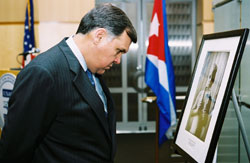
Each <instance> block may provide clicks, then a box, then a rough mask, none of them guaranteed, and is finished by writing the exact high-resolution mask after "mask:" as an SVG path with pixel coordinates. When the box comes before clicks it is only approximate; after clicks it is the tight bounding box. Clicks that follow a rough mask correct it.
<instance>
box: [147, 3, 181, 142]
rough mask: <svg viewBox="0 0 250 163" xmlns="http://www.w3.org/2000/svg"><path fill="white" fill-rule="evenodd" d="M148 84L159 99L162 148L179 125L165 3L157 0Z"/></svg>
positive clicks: (153, 21) (150, 47)
mask: <svg viewBox="0 0 250 163" xmlns="http://www.w3.org/2000/svg"><path fill="white" fill-rule="evenodd" d="M145 82H146V83H147V85H148V86H149V87H150V88H151V89H152V90H153V92H154V93H155V95H156V96H157V105H158V108H159V124H158V125H159V145H161V144H163V143H164V142H165V141H166V140H167V139H169V138H172V129H173V126H175V125H176V110H175V79H174V69H173V64H172V60H171V54H170V50H169V47H168V32H167V15H166V4H165V0H155V2H154V8H153V14H152V19H151V24H150V31H149V45H148V49H147V58H146V70H145Z"/></svg>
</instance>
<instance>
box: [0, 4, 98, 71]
mask: <svg viewBox="0 0 250 163" xmlns="http://www.w3.org/2000/svg"><path fill="white" fill-rule="evenodd" d="M26 2H27V1H26V0H0V49H1V50H0V69H9V68H17V67H20V64H19V63H18V62H17V60H19V61H21V60H22V58H21V57H17V55H18V54H19V53H21V52H22V51H23V35H24V19H25V8H26ZM33 2H34V17H35V39H36V46H37V48H39V49H40V50H41V52H43V51H45V50H47V49H48V48H50V47H51V46H53V45H54V44H56V43H57V42H59V41H60V40H62V39H63V38H64V37H66V36H70V35H72V34H74V33H75V32H76V29H77V27H78V24H79V22H80V20H81V18H82V16H83V15H84V14H86V12H88V11H89V10H90V9H92V8H93V7H94V5H95V0H33Z"/></svg>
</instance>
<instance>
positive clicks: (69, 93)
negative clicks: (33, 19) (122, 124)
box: [0, 39, 116, 163]
mask: <svg viewBox="0 0 250 163" xmlns="http://www.w3.org/2000/svg"><path fill="white" fill-rule="evenodd" d="M98 78H99V80H100V83H101V85H102V88H103V91H104V92H105V94H106V96H107V103H108V116H107V117H106V115H105V112H104V108H103V103H102V101H101V99H100V97H99V96H98V94H97V92H96V91H95V89H94V87H93V86H92V85H91V83H90V81H89V79H88V77H87V74H86V73H85V72H84V70H83V69H82V67H81V66H80V64H79V62H78V60H77V59H76V57H75V55H74V54H73V53H72V51H71V49H70V48H69V47H68V45H67V44H66V42H65V39H64V40H62V41H61V42H60V43H59V44H58V45H56V46H54V47H52V48H51V49H49V50H48V51H46V52H45V53H43V54H40V55H39V56H37V57H36V58H35V59H34V60H33V61H32V62H31V63H29V64H28V66H26V67H25V68H24V69H23V70H22V71H21V72H20V73H19V74H18V76H17V79H16V82H15V85H14V89H13V93H12V96H11V98H10V100H9V110H8V115H7V119H6V122H5V126H4V128H3V132H2V137H1V140H0V162H1V163H3V162H25V163H28V162H36V163H37V162H41V163H48V162H53V163H56V162H60V163H61V162H70V163H71V162H77V163H81V162H102V163H105V162H113V159H114V154H115V151H116V145H115V130H116V122H115V110H114V105H113V101H112V99H111V95H110V92H109V90H108V88H107V87H106V86H105V84H104V82H103V80H102V78H101V76H98Z"/></svg>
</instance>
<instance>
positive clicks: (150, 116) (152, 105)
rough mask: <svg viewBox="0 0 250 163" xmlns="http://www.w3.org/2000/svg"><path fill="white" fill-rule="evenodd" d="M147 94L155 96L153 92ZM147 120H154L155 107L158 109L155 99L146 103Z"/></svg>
mask: <svg viewBox="0 0 250 163" xmlns="http://www.w3.org/2000/svg"><path fill="white" fill-rule="evenodd" d="M148 96H155V95H154V94H153V93H149V94H148ZM147 106H148V118H147V120H148V121H155V120H156V109H159V108H158V106H157V104H156V101H154V102H152V103H148V105H147Z"/></svg>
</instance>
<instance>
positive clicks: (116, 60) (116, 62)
mask: <svg viewBox="0 0 250 163" xmlns="http://www.w3.org/2000/svg"><path fill="white" fill-rule="evenodd" d="M121 57H122V55H119V56H117V57H116V58H115V60H114V63H115V64H120V63H121Z"/></svg>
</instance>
